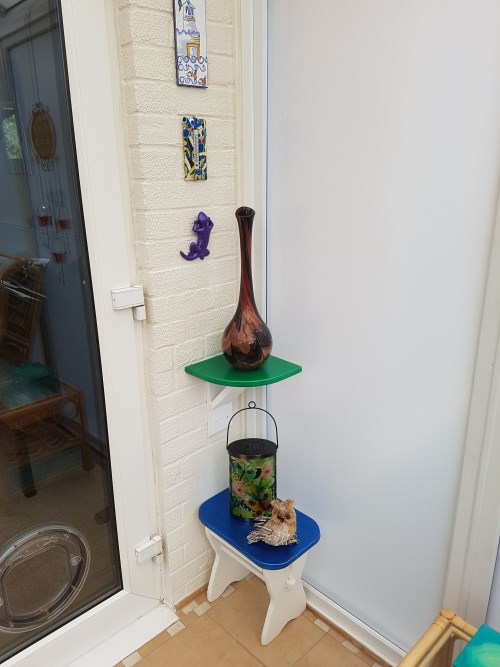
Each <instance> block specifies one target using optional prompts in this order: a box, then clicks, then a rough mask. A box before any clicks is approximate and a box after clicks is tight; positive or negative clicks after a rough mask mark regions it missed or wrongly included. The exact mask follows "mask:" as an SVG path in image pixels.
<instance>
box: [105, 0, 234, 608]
mask: <svg viewBox="0 0 500 667" xmlns="http://www.w3.org/2000/svg"><path fill="white" fill-rule="evenodd" d="M194 4H196V3H194ZM115 6H116V8H117V26H118V34H119V40H120V56H121V65H122V76H123V88H124V100H125V109H126V113H127V127H128V143H129V154H128V158H129V173H130V192H131V197H132V210H133V215H134V225H135V230H134V231H135V237H136V251H137V264H138V266H139V268H140V280H141V282H142V283H143V285H144V290H145V295H146V314H147V322H146V331H147V339H146V340H147V349H146V350H145V354H146V355H147V362H148V363H147V373H148V392H149V395H148V408H149V412H150V424H151V434H152V439H153V445H154V450H155V457H156V471H155V474H156V479H157V480H158V486H159V496H160V497H159V505H160V509H161V530H162V534H163V536H164V537H165V542H166V549H165V552H166V553H165V556H166V561H167V562H166V571H167V572H168V575H169V576H168V587H169V590H168V591H166V594H167V597H168V600H169V602H173V603H177V602H179V601H181V600H182V599H184V598H185V597H187V596H189V595H190V594H191V593H193V591H196V590H197V589H199V588H200V587H201V586H203V585H204V584H206V583H207V582H208V578H209V576H210V570H211V565H212V562H213V551H212V549H211V547H210V546H209V544H208V542H207V540H206V537H205V533H204V531H203V527H202V525H201V524H200V522H199V520H198V515H197V510H198V507H199V506H200V504H201V503H202V502H203V501H204V500H206V499H207V498H209V497H210V496H211V495H213V494H214V493H216V492H218V491H220V490H221V489H223V488H224V486H225V485H227V453H226V449H225V433H224V432H221V433H219V434H217V435H215V436H214V437H213V438H208V433H207V408H206V385H205V383H203V382H202V381H200V380H197V379H196V378H193V377H192V376H190V375H187V374H186V373H185V372H184V367H185V366H186V365H187V364H189V363H192V362H193V361H199V360H201V359H203V358H205V357H208V356H213V355H215V354H219V353H220V351H221V348H220V340H221V336H222V332H223V330H224V328H225V326H226V324H227V323H228V322H229V320H230V319H231V317H232V316H233V314H234V311H235V308H236V301H237V293H238V237H237V225H236V220H235V217H234V212H235V210H236V209H237V207H238V205H239V202H238V187H239V186H238V177H237V172H238V169H237V165H238V151H237V148H236V146H237V129H238V122H239V111H238V109H237V104H236V98H237V95H236V71H237V68H236V62H237V59H236V54H237V53H238V50H239V42H238V30H237V22H238V15H237V13H236V9H235V3H234V1H233V0H218V1H217V2H212V1H211V0H209V1H208V2H207V3H206V16H207V46H208V61H209V66H208V67H209V70H208V88H207V89H206V90H204V89H199V88H197V89H193V88H186V87H179V86H177V85H176V76H175V69H174V64H175V49H174V33H173V16H172V8H173V4H172V1H171V0H115ZM184 115H199V116H201V117H202V118H205V119H206V121H207V152H208V157H207V160H208V162H207V166H208V180H207V181H196V182H186V181H184V174H183V153H182V117H183V116H184ZM200 211H204V212H205V213H206V214H207V215H209V216H210V217H211V219H212V221H213V222H214V228H213V231H212V233H211V236H210V246H209V248H210V256H209V257H207V258H205V259H204V260H203V261H200V260H195V261H193V262H186V261H185V260H184V259H182V258H181V257H180V254H179V251H180V250H184V251H185V252H186V250H187V249H188V248H189V243H190V242H191V241H193V240H196V237H195V236H194V234H193V233H192V226H193V221H194V220H195V219H196V216H197V215H198V213H199V212H200Z"/></svg>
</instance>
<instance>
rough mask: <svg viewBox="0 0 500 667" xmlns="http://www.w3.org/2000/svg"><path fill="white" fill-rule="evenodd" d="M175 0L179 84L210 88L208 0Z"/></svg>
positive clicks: (176, 54)
mask: <svg viewBox="0 0 500 667" xmlns="http://www.w3.org/2000/svg"><path fill="white" fill-rule="evenodd" d="M194 2H195V3H196V4H193V3H192V2H191V0H174V21H175V56H176V70H177V85H179V86H195V87H197V88H206V87H207V68H208V63H207V31H206V27H205V26H206V20H205V0H194Z"/></svg>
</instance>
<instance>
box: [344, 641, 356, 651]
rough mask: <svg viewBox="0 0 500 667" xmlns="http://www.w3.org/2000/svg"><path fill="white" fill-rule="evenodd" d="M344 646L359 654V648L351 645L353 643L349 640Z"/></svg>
mask: <svg viewBox="0 0 500 667" xmlns="http://www.w3.org/2000/svg"><path fill="white" fill-rule="evenodd" d="M342 646H345V647H346V649H348V650H349V651H351V652H352V653H359V648H358V647H357V646H354V644H351V642H350V641H348V640H347V639H346V640H345V641H343V642H342Z"/></svg>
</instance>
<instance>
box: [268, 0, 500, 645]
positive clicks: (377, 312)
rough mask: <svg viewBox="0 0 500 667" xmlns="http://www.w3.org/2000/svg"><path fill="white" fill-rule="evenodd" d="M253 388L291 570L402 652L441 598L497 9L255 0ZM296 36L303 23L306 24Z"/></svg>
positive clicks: (475, 312) (471, 349) (471, 337)
mask: <svg viewBox="0 0 500 667" xmlns="http://www.w3.org/2000/svg"><path fill="white" fill-rule="evenodd" d="M269 13H270V15H269V58H270V65H269V155H268V168H269V182H268V201H269V204H268V226H269V232H268V233H269V246H268V280H269V284H268V290H269V296H268V321H269V324H270V327H271V331H272V333H273V336H274V339H275V348H274V352H275V353H276V354H277V355H278V356H282V357H285V358H288V359H290V360H291V361H295V362H297V363H301V364H302V365H303V367H304V372H303V373H302V374H301V375H300V376H297V377H296V378H293V379H292V380H289V381H287V382H284V383H281V384H279V385H273V386H272V387H271V388H270V389H269V397H270V401H269V405H270V408H271V410H272V411H273V414H274V416H275V417H276V419H277V420H278V425H279V428H280V442H281V445H280V454H279V459H278V469H279V477H278V479H279V495H280V496H282V497H286V496H290V497H293V498H295V499H296V501H297V503H298V506H299V507H301V508H302V509H304V510H305V511H307V512H308V513H310V514H311V515H313V516H314V517H315V518H316V519H317V520H318V522H319V523H320V526H321V529H322V539H321V542H320V544H319V545H318V547H317V548H316V549H315V550H313V552H312V553H311V555H310V558H309V559H308V564H307V568H306V573H305V578H306V580H307V581H308V582H310V583H311V584H312V585H313V586H315V587H316V588H318V589H319V590H321V591H322V592H323V593H324V594H325V595H327V596H328V597H329V598H331V599H332V600H334V601H335V602H337V603H338V604H340V605H341V606H343V607H344V608H345V609H347V610H348V611H350V612H351V613H352V614H354V615H355V616H357V617H358V618H360V619H361V620H362V621H364V622H365V623H367V624H368V625H370V626H371V627H372V628H374V629H375V630H376V631H378V632H380V633H381V634H382V635H384V636H385V637H387V638H389V639H390V640H391V641H393V642H394V643H396V644H398V645H399V646H401V647H402V648H404V649H406V648H408V647H409V646H410V645H411V644H412V643H413V642H414V641H415V640H416V638H417V637H418V636H419V635H420V634H421V632H422V631H423V630H424V629H425V628H426V627H427V626H428V624H429V623H430V622H431V620H432V618H433V617H434V615H435V614H436V612H437V611H438V609H439V607H440V605H441V602H442V595H443V588H444V581H445V574H446V564H447V559H448V552H449V545H450V539H451V531H452V526H453V520H454V512H455V506H456V496H457V490H458V482H459V475H460V466H461V458H462V452H463V445H464V436H465V427H466V420H467V410H468V405H469V399H470V390H471V382H472V373H473V368H474V360H475V352H476V346H477V338H478V331H479V323H480V317H481V308H482V300H483V292H484V286H485V278H486V270H487V262H488V255H489V247H490V237H491V233H492V228H493V222H494V215H495V210H496V203H497V189H498V183H499V157H500V155H499V150H498V148H499V139H500V42H499V40H498V33H499V29H500V5H499V4H498V3H497V2H494V1H488V0H480V2H477V1H476V2H472V0H467V1H465V0H464V1H462V2H459V3H457V2H455V1H451V0H426V1H424V2H419V3H416V2H409V1H404V2H401V1H399V0H381V1H380V2H377V3H373V2H369V1H368V0H349V2H347V1H346V0H317V2H315V3H312V4H311V3H306V2H299V1H298V0H295V1H293V2H290V1H289V0H273V2H270V3H269ZM310 30H312V31H313V34H311V33H310V32H308V31H310Z"/></svg>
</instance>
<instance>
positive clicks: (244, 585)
mask: <svg viewBox="0 0 500 667" xmlns="http://www.w3.org/2000/svg"><path fill="white" fill-rule="evenodd" d="M268 604H269V596H268V594H267V590H266V588H265V586H264V584H263V583H262V582H261V581H260V580H259V579H258V578H257V577H254V576H253V575H250V576H249V577H247V578H246V579H244V580H243V581H241V582H237V583H235V584H234V585H233V586H229V587H228V589H226V591H225V593H224V594H223V595H222V596H221V597H220V598H219V599H218V600H216V601H215V602H212V603H209V602H207V597H206V594H205V593H203V595H200V596H199V597H198V598H197V599H196V600H194V601H193V602H191V603H189V604H188V605H186V607H184V608H183V609H182V610H181V611H180V612H178V615H179V618H180V621H178V622H177V623H176V624H175V625H173V626H171V627H170V628H168V630H164V631H163V632H162V633H161V634H159V635H158V636H157V637H155V638H154V639H152V640H151V641H150V642H148V643H147V644H145V645H144V646H143V647H142V648H140V649H139V650H138V651H136V652H135V653H133V654H132V655H130V656H128V657H127V658H125V659H124V660H123V662H121V663H119V667H123V666H124V667H132V666H133V665H139V667H180V666H182V665H187V666H188V667H234V666H237V667H254V666H255V667H258V666H259V665H265V666H266V667H291V666H292V665H297V667H327V666H328V667H367V666H369V667H372V666H373V667H379V666H382V667H383V663H382V662H381V661H379V662H377V661H375V660H374V658H373V657H372V656H369V655H368V654H366V653H365V652H363V651H362V650H361V649H360V648H359V647H357V646H355V645H354V644H353V643H352V642H350V641H348V640H347V639H346V637H344V636H343V635H341V634H340V633H339V632H337V631H335V630H334V629H333V628H331V627H330V626H328V625H327V624H326V623H324V622H323V621H322V620H321V619H319V618H318V617H317V616H316V615H315V614H314V613H312V612H311V611H309V610H306V611H305V612H304V613H303V614H302V615H301V616H299V617H298V618H296V619H295V620H293V621H291V622H290V623H288V625H287V626H286V627H285V628H284V629H283V630H282V632H281V633H280V634H279V635H278V637H276V639H274V640H273V641H272V642H271V643H270V644H268V645H267V646H262V645H261V643H260V633H261V632H262V625H263V623H264V618H265V615H266V611H267V606H268Z"/></svg>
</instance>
